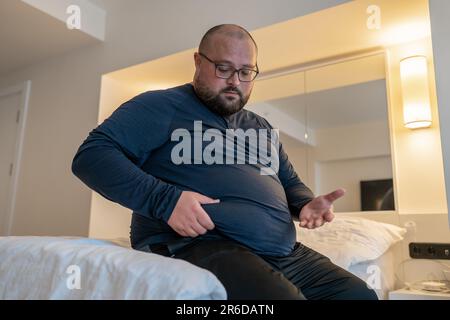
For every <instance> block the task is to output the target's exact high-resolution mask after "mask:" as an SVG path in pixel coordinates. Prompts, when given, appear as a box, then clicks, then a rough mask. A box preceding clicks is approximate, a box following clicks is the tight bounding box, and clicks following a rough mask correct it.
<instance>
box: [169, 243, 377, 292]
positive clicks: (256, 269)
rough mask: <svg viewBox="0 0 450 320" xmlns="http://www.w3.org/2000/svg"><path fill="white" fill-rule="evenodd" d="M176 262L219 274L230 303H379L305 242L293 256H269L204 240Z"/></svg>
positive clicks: (363, 286)
mask: <svg viewBox="0 0 450 320" xmlns="http://www.w3.org/2000/svg"><path fill="white" fill-rule="evenodd" d="M173 257H174V258H177V259H183V260H186V261H188V262H190V263H192V264H194V265H196V266H198V267H201V268H204V269H207V270H209V271H211V272H212V273H213V274H215V275H216V277H217V278H218V279H219V280H220V282H222V284H223V286H224V287H225V289H226V291H227V294H228V299H230V300H238V299H248V300H251V299H261V300H262V299H264V300H265V299H273V300H276V299H286V300H287V299H289V300H292V299H294V300H304V299H316V300H317V299H337V300H344V299H366V300H376V299H377V295H376V294H375V292H374V291H373V290H371V289H369V288H368V287H367V285H366V283H365V282H364V281H362V280H361V279H359V278H358V277H356V276H354V275H353V274H351V273H349V272H348V271H346V270H344V269H342V268H340V267H339V266H336V265H335V264H333V263H332V262H331V261H330V259H329V258H327V257H325V256H323V255H321V254H319V253H318V252H316V251H314V250H312V249H310V248H308V247H306V246H304V245H302V244H301V243H297V244H296V246H295V249H294V251H293V252H292V254H290V255H289V256H286V257H269V256H259V255H256V254H255V253H253V252H252V251H251V250H250V249H248V248H246V247H244V246H242V245H239V244H237V243H235V242H233V241H230V240H201V241H194V242H193V243H192V244H189V245H188V246H186V247H184V248H182V249H181V250H179V251H178V252H175V253H174V255H173Z"/></svg>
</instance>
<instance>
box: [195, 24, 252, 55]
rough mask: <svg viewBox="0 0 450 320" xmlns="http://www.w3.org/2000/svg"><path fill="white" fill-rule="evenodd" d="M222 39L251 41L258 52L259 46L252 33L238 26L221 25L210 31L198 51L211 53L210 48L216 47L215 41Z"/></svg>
mask: <svg viewBox="0 0 450 320" xmlns="http://www.w3.org/2000/svg"><path fill="white" fill-rule="evenodd" d="M220 37H229V38H234V39H237V40H249V41H251V42H252V43H253V45H254V46H255V51H256V52H257V51H258V46H257V45H256V42H255V40H254V39H253V37H252V36H251V35H250V33H249V32H248V31H247V30H245V29H244V28H242V27H241V26H238V25H236V24H220V25H218V26H215V27H212V28H211V29H209V30H208V31H207V32H206V33H205V35H204V36H203V38H202V40H201V41H200V45H199V48H198V51H199V52H205V53H207V52H209V50H210V48H211V47H213V46H214V42H215V40H217V39H218V38H220Z"/></svg>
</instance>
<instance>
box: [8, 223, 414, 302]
mask: <svg viewBox="0 0 450 320" xmlns="http://www.w3.org/2000/svg"><path fill="white" fill-rule="evenodd" d="M405 232H406V230H405V229H403V228H399V227H397V226H394V225H389V224H385V223H379V222H375V221H371V220H367V219H361V218H336V219H335V220H334V221H333V222H332V223H329V224H326V225H325V226H323V227H321V228H318V229H315V230H307V229H303V228H298V229H297V239H298V240H299V241H301V242H302V243H303V244H305V245H307V246H309V247H310V248H312V249H314V250H316V251H318V252H320V253H322V254H324V255H326V256H328V257H330V259H331V260H332V261H333V262H334V263H335V264H337V265H339V266H341V267H343V268H344V269H346V270H349V271H350V272H352V273H353V274H355V275H357V276H358V277H360V278H361V279H363V280H365V281H367V282H368V283H372V285H375V286H376V288H374V289H375V291H376V292H377V295H378V296H379V298H380V299H384V298H386V297H387V292H388V291H390V290H392V289H393V286H394V263H393V258H394V252H393V248H394V246H395V244H397V243H398V242H399V241H401V240H402V238H403V235H404V234H405ZM374 266H375V267H374ZM374 270H375V271H374ZM380 271H381V272H380ZM371 276H372V277H371ZM374 279H375V281H373V280H374ZM226 298H227V296H226V291H225V289H224V287H223V285H222V284H221V283H220V281H219V280H218V279H217V278H216V277H215V276H214V275H213V274H212V273H211V272H209V271H207V270H205V269H201V268H199V267H196V266H194V265H192V264H190V263H188V262H185V261H182V260H178V259H173V258H168V257H163V256H160V255H156V254H151V253H144V252H139V251H136V250H132V249H131V248H130V247H129V242H128V240H127V239H111V240H104V239H103V240H102V239H91V238H82V237H32V236H23V237H0V299H117V300H122V299H155V300H176V299H183V300H184V299H188V300H223V299H226Z"/></svg>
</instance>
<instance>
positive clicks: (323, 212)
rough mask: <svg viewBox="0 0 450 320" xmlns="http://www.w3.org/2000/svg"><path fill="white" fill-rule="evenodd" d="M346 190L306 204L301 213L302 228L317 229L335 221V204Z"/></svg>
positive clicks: (320, 197) (339, 190)
mask: <svg viewBox="0 0 450 320" xmlns="http://www.w3.org/2000/svg"><path fill="white" fill-rule="evenodd" d="M344 194H345V190H344V189H337V190H335V191H333V192H331V193H329V194H326V195H322V196H318V197H316V198H314V199H313V200H311V201H310V202H309V203H308V204H306V205H305V206H304V207H303V208H302V210H301V211H300V216H299V220H300V227H303V228H308V229H315V228H318V227H320V226H322V225H323V224H324V223H325V222H331V221H332V220H333V219H334V214H333V202H334V201H336V200H337V199H339V198H341V197H342V196H344Z"/></svg>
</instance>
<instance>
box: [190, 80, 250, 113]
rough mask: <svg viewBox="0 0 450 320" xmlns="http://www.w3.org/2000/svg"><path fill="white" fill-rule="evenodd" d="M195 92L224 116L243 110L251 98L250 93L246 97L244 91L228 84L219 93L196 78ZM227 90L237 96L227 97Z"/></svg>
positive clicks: (207, 104) (212, 108)
mask: <svg viewBox="0 0 450 320" xmlns="http://www.w3.org/2000/svg"><path fill="white" fill-rule="evenodd" d="M194 84H195V86H194V88H195V93H196V94H197V96H198V97H199V98H200V100H201V101H202V102H203V103H204V104H205V105H206V106H207V107H208V108H209V109H210V110H211V111H212V112H215V113H217V114H219V115H221V116H223V117H226V116H231V115H232V114H234V113H236V112H238V111H241V110H242V108H243V107H244V106H245V104H246V103H247V101H248V99H249V98H250V94H248V95H247V96H246V97H244V95H243V93H242V92H241V91H240V90H239V89H238V88H236V87H232V86H227V87H225V88H224V89H221V90H220V91H219V92H218V93H216V92H214V91H212V90H211V89H209V88H208V87H207V86H206V85H205V84H204V83H203V82H201V81H200V80H198V79H197V80H196V81H195V82H194ZM225 92H233V93H236V94H237V97H236V96H234V97H226V96H224V93H225Z"/></svg>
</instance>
